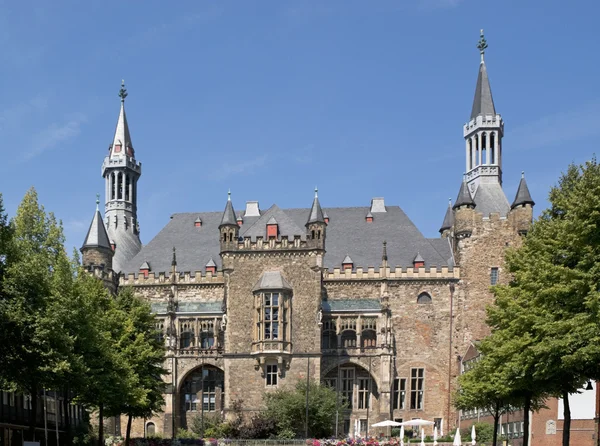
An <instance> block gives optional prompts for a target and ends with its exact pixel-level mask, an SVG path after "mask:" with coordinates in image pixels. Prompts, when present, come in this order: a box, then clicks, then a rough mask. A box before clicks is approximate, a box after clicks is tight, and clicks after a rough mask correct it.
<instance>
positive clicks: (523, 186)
mask: <svg viewBox="0 0 600 446" xmlns="http://www.w3.org/2000/svg"><path fill="white" fill-rule="evenodd" d="M522 204H530V205H532V206H534V205H535V201H533V199H532V198H531V194H530V193H529V188H528V187H527V181H525V174H523V175H521V181H519V188H518V189H517V194H516V195H515V200H514V201H513V204H512V205H511V206H510V208H511V209H514V208H516V207H517V206H520V205H522Z"/></svg>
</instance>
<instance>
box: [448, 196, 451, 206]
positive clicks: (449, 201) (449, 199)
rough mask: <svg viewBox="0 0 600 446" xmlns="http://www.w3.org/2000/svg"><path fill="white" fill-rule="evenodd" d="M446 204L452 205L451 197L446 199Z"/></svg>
mask: <svg viewBox="0 0 600 446" xmlns="http://www.w3.org/2000/svg"><path fill="white" fill-rule="evenodd" d="M448 204H449V205H452V197H450V198H448Z"/></svg>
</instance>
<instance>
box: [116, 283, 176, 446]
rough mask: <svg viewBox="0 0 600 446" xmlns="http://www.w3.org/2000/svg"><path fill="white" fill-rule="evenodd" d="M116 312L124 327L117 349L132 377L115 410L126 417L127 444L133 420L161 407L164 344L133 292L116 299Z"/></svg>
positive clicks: (123, 291)
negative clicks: (118, 312)
mask: <svg viewBox="0 0 600 446" xmlns="http://www.w3.org/2000/svg"><path fill="white" fill-rule="evenodd" d="M115 304H116V310H117V311H120V312H121V314H122V318H123V319H122V320H123V326H122V327H121V333H120V336H119V338H118V340H117V344H116V349H117V350H118V352H119V354H120V357H121V358H123V360H124V361H125V362H126V366H127V368H128V369H129V372H130V374H131V377H130V380H131V383H130V385H129V387H128V389H127V394H126V400H125V401H124V404H123V405H122V406H121V407H119V408H118V411H119V413H124V414H126V415H127V416H128V420H127V433H126V437H125V439H126V441H125V444H128V442H129V438H130V433H131V421H132V419H133V418H138V417H142V418H150V417H151V416H152V415H153V414H155V413H156V412H158V411H160V410H161V408H162V406H163V404H164V398H163V392H164V381H163V379H162V375H164V374H166V373H167V371H166V370H165V369H164V368H163V363H164V359H165V358H164V356H165V350H164V344H163V342H162V341H161V340H160V339H159V336H158V334H159V333H158V331H157V330H156V320H155V318H154V315H153V314H152V312H151V310H150V305H149V304H148V303H147V302H144V301H142V300H141V299H140V298H138V297H137V296H135V294H134V293H133V290H132V289H131V288H130V287H128V288H123V289H121V290H120V291H119V294H118V295H117V298H116V300H115Z"/></svg>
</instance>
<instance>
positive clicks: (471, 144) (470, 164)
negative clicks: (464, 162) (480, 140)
mask: <svg viewBox="0 0 600 446" xmlns="http://www.w3.org/2000/svg"><path fill="white" fill-rule="evenodd" d="M472 168H473V139H472V138H469V170H471V169H472Z"/></svg>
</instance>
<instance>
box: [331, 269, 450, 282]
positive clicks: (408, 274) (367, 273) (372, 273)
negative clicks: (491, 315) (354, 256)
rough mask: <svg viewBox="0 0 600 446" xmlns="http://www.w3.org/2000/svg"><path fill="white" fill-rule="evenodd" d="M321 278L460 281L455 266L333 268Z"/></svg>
mask: <svg viewBox="0 0 600 446" xmlns="http://www.w3.org/2000/svg"><path fill="white" fill-rule="evenodd" d="M323 278H324V280H326V281H344V280H381V279H387V280H407V279H408V280H410V279H417V280H424V279H445V280H457V279H460V268H459V267H457V266H455V267H454V268H449V267H447V266H443V267H441V268H437V267H435V266H431V267H429V268H426V267H423V268H402V267H401V266H396V268H395V269H394V270H392V269H391V268H390V267H387V268H379V270H377V271H376V270H375V268H374V267H368V268H361V267H358V268H355V269H354V270H351V269H345V270H344V269H340V268H333V270H326V271H325V272H324V273H323Z"/></svg>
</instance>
